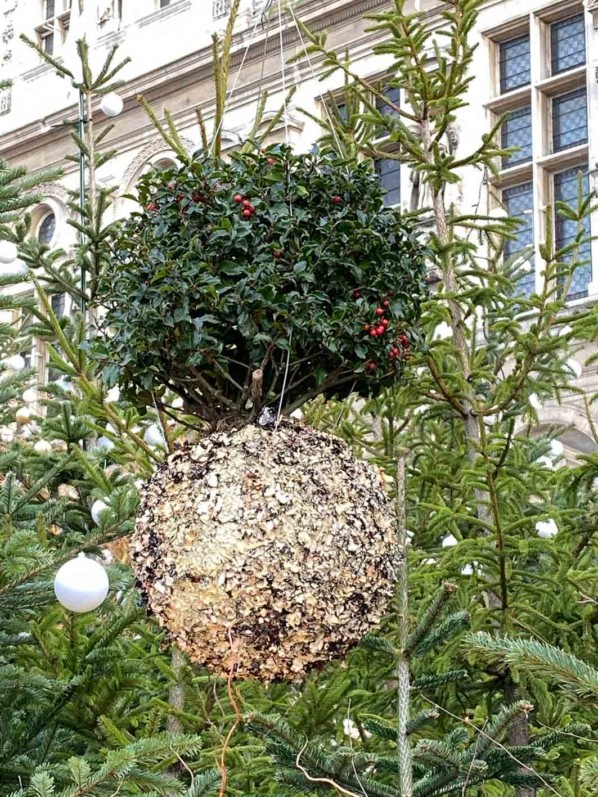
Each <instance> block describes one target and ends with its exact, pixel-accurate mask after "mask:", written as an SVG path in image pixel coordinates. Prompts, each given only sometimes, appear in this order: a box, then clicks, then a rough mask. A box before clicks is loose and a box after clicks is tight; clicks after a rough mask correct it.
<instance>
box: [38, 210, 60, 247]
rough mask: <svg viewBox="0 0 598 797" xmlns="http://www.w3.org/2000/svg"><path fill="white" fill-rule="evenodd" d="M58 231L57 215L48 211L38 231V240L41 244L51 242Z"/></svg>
mask: <svg viewBox="0 0 598 797" xmlns="http://www.w3.org/2000/svg"><path fill="white" fill-rule="evenodd" d="M55 231H56V216H55V215H54V214H53V213H48V214H47V215H46V216H44V218H43V220H42V223H41V224H40V225H39V229H38V231H37V240H38V241H39V242H40V244H49V243H50V241H51V240H52V238H53V237H54V232H55Z"/></svg>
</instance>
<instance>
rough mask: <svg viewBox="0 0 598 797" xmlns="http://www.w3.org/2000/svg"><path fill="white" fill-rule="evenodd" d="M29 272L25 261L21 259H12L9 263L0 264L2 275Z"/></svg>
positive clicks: (15, 275)
mask: <svg viewBox="0 0 598 797" xmlns="http://www.w3.org/2000/svg"><path fill="white" fill-rule="evenodd" d="M28 273H29V267H28V266H27V263H24V262H23V261H22V260H18V259H17V260H13V261H12V262H11V263H2V264H0V274H1V275H2V276H3V277H20V276H24V275H25V274H28Z"/></svg>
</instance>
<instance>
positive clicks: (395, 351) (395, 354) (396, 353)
mask: <svg viewBox="0 0 598 797" xmlns="http://www.w3.org/2000/svg"><path fill="white" fill-rule="evenodd" d="M399 354H400V351H399V350H398V349H397V348H396V346H393V348H392V349H391V350H390V356H391V357H398V356H399Z"/></svg>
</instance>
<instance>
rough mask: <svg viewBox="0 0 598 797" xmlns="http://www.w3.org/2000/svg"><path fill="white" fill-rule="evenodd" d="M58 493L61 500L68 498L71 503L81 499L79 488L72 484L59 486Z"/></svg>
mask: <svg viewBox="0 0 598 797" xmlns="http://www.w3.org/2000/svg"><path fill="white" fill-rule="evenodd" d="M56 492H57V493H58V497H59V498H68V499H70V500H71V501H77V500H78V498H79V493H78V492H77V488H76V487H73V485H72V484H59V485H58V489H57V490H56Z"/></svg>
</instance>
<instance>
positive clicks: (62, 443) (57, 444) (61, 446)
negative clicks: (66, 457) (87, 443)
mask: <svg viewBox="0 0 598 797" xmlns="http://www.w3.org/2000/svg"><path fill="white" fill-rule="evenodd" d="M50 445H51V446H52V448H53V449H54V451H58V452H59V453H65V452H66V451H68V450H69V447H68V444H67V442H66V440H61V439H60V438H56V439H54V440H50Z"/></svg>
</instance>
